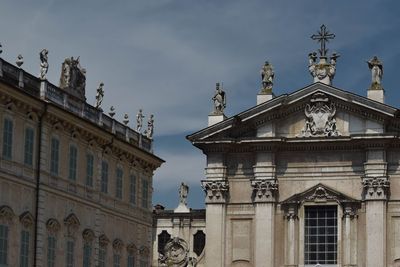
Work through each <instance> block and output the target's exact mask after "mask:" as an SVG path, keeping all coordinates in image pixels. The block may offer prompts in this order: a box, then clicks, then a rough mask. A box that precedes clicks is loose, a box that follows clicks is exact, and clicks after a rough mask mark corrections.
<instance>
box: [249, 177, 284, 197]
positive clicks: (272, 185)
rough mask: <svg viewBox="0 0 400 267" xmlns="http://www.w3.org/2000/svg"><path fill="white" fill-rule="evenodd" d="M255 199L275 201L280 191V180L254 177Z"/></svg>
mask: <svg viewBox="0 0 400 267" xmlns="http://www.w3.org/2000/svg"><path fill="white" fill-rule="evenodd" d="M251 186H252V188H253V201H254V202H255V203H262V202H275V197H276V195H277V192H278V181H277V180H272V179H253V180H251Z"/></svg>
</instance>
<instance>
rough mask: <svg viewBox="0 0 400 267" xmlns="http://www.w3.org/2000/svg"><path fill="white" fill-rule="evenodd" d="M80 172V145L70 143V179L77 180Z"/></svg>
mask: <svg viewBox="0 0 400 267" xmlns="http://www.w3.org/2000/svg"><path fill="white" fill-rule="evenodd" d="M77 173H78V147H77V146H76V145H75V144H70V145H69V149H68V179H69V180H70V181H74V182H76V177H77Z"/></svg>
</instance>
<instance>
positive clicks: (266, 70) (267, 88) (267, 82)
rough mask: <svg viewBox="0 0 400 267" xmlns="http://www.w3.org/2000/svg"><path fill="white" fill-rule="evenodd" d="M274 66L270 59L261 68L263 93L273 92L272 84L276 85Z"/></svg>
mask: <svg viewBox="0 0 400 267" xmlns="http://www.w3.org/2000/svg"><path fill="white" fill-rule="evenodd" d="M274 77H275V73H274V68H273V67H272V65H271V64H269V62H268V61H265V64H264V66H263V67H262V68H261V81H262V88H261V93H271V92H272V86H273V85H274Z"/></svg>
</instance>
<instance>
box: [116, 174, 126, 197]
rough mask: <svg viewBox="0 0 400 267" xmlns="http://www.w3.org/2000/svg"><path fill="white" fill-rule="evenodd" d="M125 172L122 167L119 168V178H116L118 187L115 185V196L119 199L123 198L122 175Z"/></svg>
mask: <svg viewBox="0 0 400 267" xmlns="http://www.w3.org/2000/svg"><path fill="white" fill-rule="evenodd" d="M123 175H124V173H123V171H122V169H121V168H118V169H117V179H116V187H115V196H116V197H117V198H119V199H121V198H122V177H123Z"/></svg>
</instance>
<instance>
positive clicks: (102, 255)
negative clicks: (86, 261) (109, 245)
mask: <svg viewBox="0 0 400 267" xmlns="http://www.w3.org/2000/svg"><path fill="white" fill-rule="evenodd" d="M106 256H107V255H106V247H104V246H100V249H99V267H106Z"/></svg>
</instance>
